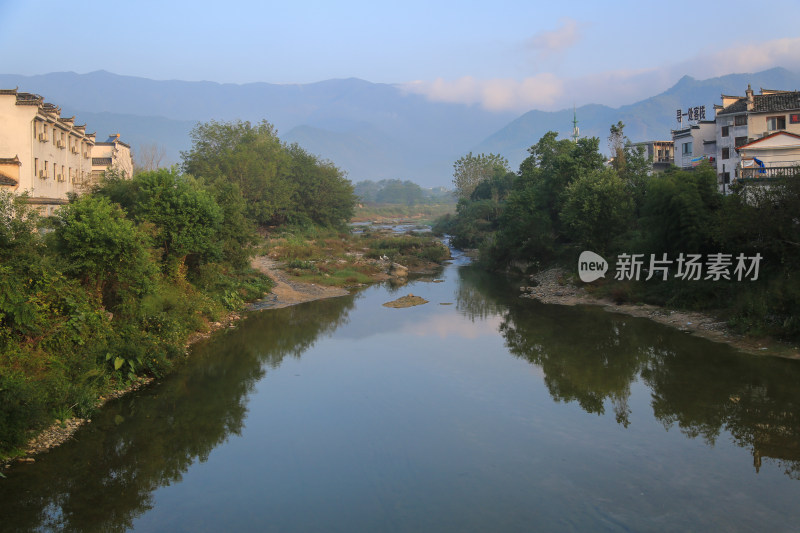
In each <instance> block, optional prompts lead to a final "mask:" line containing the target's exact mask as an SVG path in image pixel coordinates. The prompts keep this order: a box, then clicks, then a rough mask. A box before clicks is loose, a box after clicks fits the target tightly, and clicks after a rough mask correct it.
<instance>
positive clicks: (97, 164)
mask: <svg viewBox="0 0 800 533" xmlns="http://www.w3.org/2000/svg"><path fill="white" fill-rule="evenodd" d="M119 137H120V135H119V133H115V134H114V135H111V136H110V137H109V138H108V140H106V141H105V142H96V143H94V147H92V177H93V178H94V179H96V178H98V177H99V176H101V175H102V174H103V172H105V171H106V169H108V168H110V167H113V168H116V169H117V170H119V171H120V172H122V173H124V175H125V176H127V177H128V178H130V177H131V176H133V158H132V157H131V147H130V145H128V144H126V143H124V142H122V141H120V140H119Z"/></svg>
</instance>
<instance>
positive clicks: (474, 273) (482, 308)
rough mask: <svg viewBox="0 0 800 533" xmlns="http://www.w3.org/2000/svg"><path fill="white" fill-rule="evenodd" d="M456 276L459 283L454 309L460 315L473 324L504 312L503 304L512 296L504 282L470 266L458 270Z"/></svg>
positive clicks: (493, 275) (494, 275)
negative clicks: (459, 280)
mask: <svg viewBox="0 0 800 533" xmlns="http://www.w3.org/2000/svg"><path fill="white" fill-rule="evenodd" d="M458 275H459V277H460V278H461V283H459V284H458V289H457V291H458V292H457V293H456V308H457V309H458V310H459V312H460V313H461V314H463V315H464V316H466V317H467V318H469V319H470V320H472V321H473V322H474V321H475V319H480V320H483V319H485V318H487V317H490V316H497V315H500V314H502V313H503V312H505V305H504V302H506V301H509V300H510V299H511V296H512V295H511V294H509V292H510V288H509V285H508V283H507V282H506V281H505V280H503V279H502V278H501V277H499V276H498V275H496V274H492V273H490V272H486V271H484V270H480V269H478V268H475V267H471V266H468V267H462V268H460V269H459V271H458ZM517 294H519V293H517ZM513 296H516V295H513Z"/></svg>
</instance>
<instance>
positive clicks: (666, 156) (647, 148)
mask: <svg viewBox="0 0 800 533" xmlns="http://www.w3.org/2000/svg"><path fill="white" fill-rule="evenodd" d="M634 146H636V147H639V146H641V147H643V148H644V155H645V157H646V158H647V161H649V162H650V168H651V169H652V172H653V173H654V174H658V173H660V172H664V171H665V170H667V169H668V168H669V167H670V166H672V165H674V164H675V143H674V142H673V141H645V142H639V143H634Z"/></svg>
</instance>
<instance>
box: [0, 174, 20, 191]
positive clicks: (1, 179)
mask: <svg viewBox="0 0 800 533" xmlns="http://www.w3.org/2000/svg"><path fill="white" fill-rule="evenodd" d="M0 185H7V186H10V187H16V186H17V180H15V179H14V178H12V177H11V176H6V175H5V174H3V173H2V172H0Z"/></svg>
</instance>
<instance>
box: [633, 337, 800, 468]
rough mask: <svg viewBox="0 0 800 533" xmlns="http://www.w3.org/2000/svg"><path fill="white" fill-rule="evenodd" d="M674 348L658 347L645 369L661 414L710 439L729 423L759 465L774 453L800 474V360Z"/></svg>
mask: <svg viewBox="0 0 800 533" xmlns="http://www.w3.org/2000/svg"><path fill="white" fill-rule="evenodd" d="M675 348H676V349H673V350H660V351H655V352H654V353H653V355H652V357H651V358H650V359H649V361H648V364H647V365H646V367H645V368H644V369H643V370H642V377H643V378H644V379H645V381H646V382H647V383H648V385H650V387H651V388H652V389H653V391H654V392H653V410H654V412H655V416H656V418H658V419H659V420H661V422H662V423H663V424H664V425H665V427H670V426H671V425H673V424H677V425H678V427H679V428H681V431H682V432H684V433H685V434H686V435H689V436H691V437H695V436H702V437H703V438H704V439H705V440H706V441H707V442H708V443H709V444H713V443H714V441H715V439H716V437H717V436H718V435H719V433H720V431H721V430H722V429H723V428H724V429H726V430H727V431H728V432H730V434H731V436H732V437H733V440H734V442H735V443H736V444H737V445H739V446H741V447H743V448H750V450H751V451H752V453H753V463H754V466H755V468H756V470H759V469H760V467H761V464H762V459H763V458H771V459H773V460H775V461H776V462H777V463H779V464H780V465H782V467H783V468H784V471H785V472H786V474H787V475H789V476H791V477H793V478H795V479H800V390H798V389H797V385H796V384H797V383H798V382H799V381H800V365H798V364H797V362H796V361H786V360H782V359H774V358H770V359H766V358H760V357H754V356H751V355H738V354H735V353H723V354H720V353H716V352H715V353H704V354H697V353H696V352H695V353H692V351H690V350H684V349H681V347H679V346H678V347H675ZM726 352H727V351H726ZM731 352H732V350H731Z"/></svg>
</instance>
